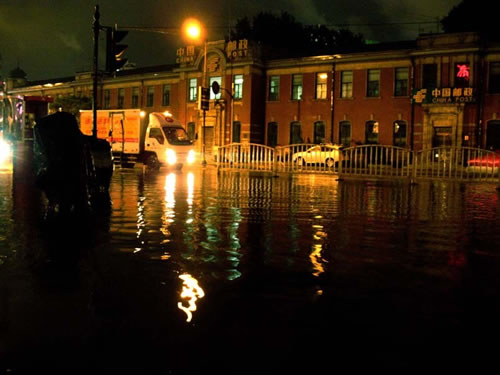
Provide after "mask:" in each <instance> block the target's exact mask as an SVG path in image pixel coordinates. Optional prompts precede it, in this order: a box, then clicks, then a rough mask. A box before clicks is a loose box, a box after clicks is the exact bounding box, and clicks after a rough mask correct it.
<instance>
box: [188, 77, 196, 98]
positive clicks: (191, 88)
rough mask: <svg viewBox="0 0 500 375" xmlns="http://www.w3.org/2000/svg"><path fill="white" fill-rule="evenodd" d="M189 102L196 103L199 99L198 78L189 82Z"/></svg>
mask: <svg viewBox="0 0 500 375" xmlns="http://www.w3.org/2000/svg"><path fill="white" fill-rule="evenodd" d="M188 95H189V97H188V98H189V101H190V102H195V101H196V99H197V98H198V80H197V79H196V78H191V79H190V80H189V94H188Z"/></svg>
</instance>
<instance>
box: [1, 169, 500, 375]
mask: <svg viewBox="0 0 500 375" xmlns="http://www.w3.org/2000/svg"><path fill="white" fill-rule="evenodd" d="M110 196H111V200H112V206H111V210H110V211H109V212H106V211H105V210H103V211H99V212H96V214H95V215H94V216H92V217H90V218H88V219H86V220H80V221H66V222H59V223H57V225H54V223H53V224H52V225H49V224H48V223H47V222H44V221H43V220H42V217H43V207H42V206H43V203H44V201H43V197H42V196H41V195H40V192H38V191H37V190H36V188H34V187H33V184H32V181H31V180H30V179H29V178H28V177H26V176H23V175H22V174H21V175H20V176H17V175H16V173H15V171H14V173H12V172H9V171H5V172H1V173H0V373H4V372H5V373H13V374H17V373H23V374H24V373H30V374H31V373H40V372H41V373H45V372H46V373H66V374H74V373H79V372H81V373H86V374H96V373H105V374H113V373H116V374H136V373H162V374H169V373H171V374H181V373H187V374H191V373H194V374H199V373H217V374H241V373H245V374H246V373H248V374H250V373H252V374H264V373H266V374H267V373H272V374H286V373H302V374H309V373H314V372H316V371H322V372H323V373H335V372H340V373H345V372H346V371H349V372H354V371H357V370H363V371H370V372H373V371H376V370H381V369H386V370H387V369H395V370H402V371H405V373H407V372H409V371H413V370H418V371H429V370H430V369H432V370H436V369H440V370H447V371H449V370H464V369H468V370H470V371H474V372H475V373H478V372H479V370H481V369H487V368H490V366H491V365H495V366H496V358H497V356H498V343H497V341H498V334H499V333H500V324H499V322H498V319H499V318H498V316H499V314H498V313H499V312H500V298H499V297H500V247H499V246H498V244H499V243H500V234H499V233H500V232H499V228H500V202H499V192H498V191H497V190H496V186H495V185H494V184H472V183H469V184H460V183H453V182H435V183H432V182H421V183H419V184H417V185H410V184H408V183H398V182H363V181H337V179H336V178H335V176H325V175H306V174H303V175H287V174H283V175H278V176H273V175H272V174H266V173H252V172H244V171H237V172H234V171H233V172H231V171H217V170H216V169H215V168H212V167H206V168H201V167H200V168H195V169H193V170H188V169H184V170H182V171H180V172H170V171H168V170H164V169H162V170H160V171H159V172H150V173H148V172H146V171H144V170H143V169H141V168H135V169H131V170H130V169H129V170H116V171H115V173H114V176H113V180H112V183H111V189H110ZM2 371H3V372H2Z"/></svg>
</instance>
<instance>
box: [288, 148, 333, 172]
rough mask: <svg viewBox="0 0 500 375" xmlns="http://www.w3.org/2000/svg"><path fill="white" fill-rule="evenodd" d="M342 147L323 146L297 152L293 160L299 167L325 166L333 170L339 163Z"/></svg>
mask: <svg viewBox="0 0 500 375" xmlns="http://www.w3.org/2000/svg"><path fill="white" fill-rule="evenodd" d="M340 149H341V146H339V145H333V144H322V145H316V146H312V147H310V148H309V149H307V150H305V151H301V152H295V153H294V154H293V157H292V160H293V162H294V163H295V164H297V165H306V164H324V165H326V166H327V167H328V168H332V167H333V166H335V164H336V163H337V162H338V161H339V158H340Z"/></svg>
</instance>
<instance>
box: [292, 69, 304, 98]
mask: <svg viewBox="0 0 500 375" xmlns="http://www.w3.org/2000/svg"><path fill="white" fill-rule="evenodd" d="M300 99H302V74H294V75H293V76H292V100H300Z"/></svg>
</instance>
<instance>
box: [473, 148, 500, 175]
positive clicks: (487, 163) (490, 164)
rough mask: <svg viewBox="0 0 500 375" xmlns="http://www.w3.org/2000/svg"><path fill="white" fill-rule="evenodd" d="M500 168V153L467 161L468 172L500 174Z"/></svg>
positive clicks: (484, 155)
mask: <svg viewBox="0 0 500 375" xmlns="http://www.w3.org/2000/svg"><path fill="white" fill-rule="evenodd" d="M499 168H500V151H497V152H496V153H488V154H483V155H479V156H478V157H476V158H473V159H469V160H468V161H467V171H468V172H479V173H498V170H499Z"/></svg>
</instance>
